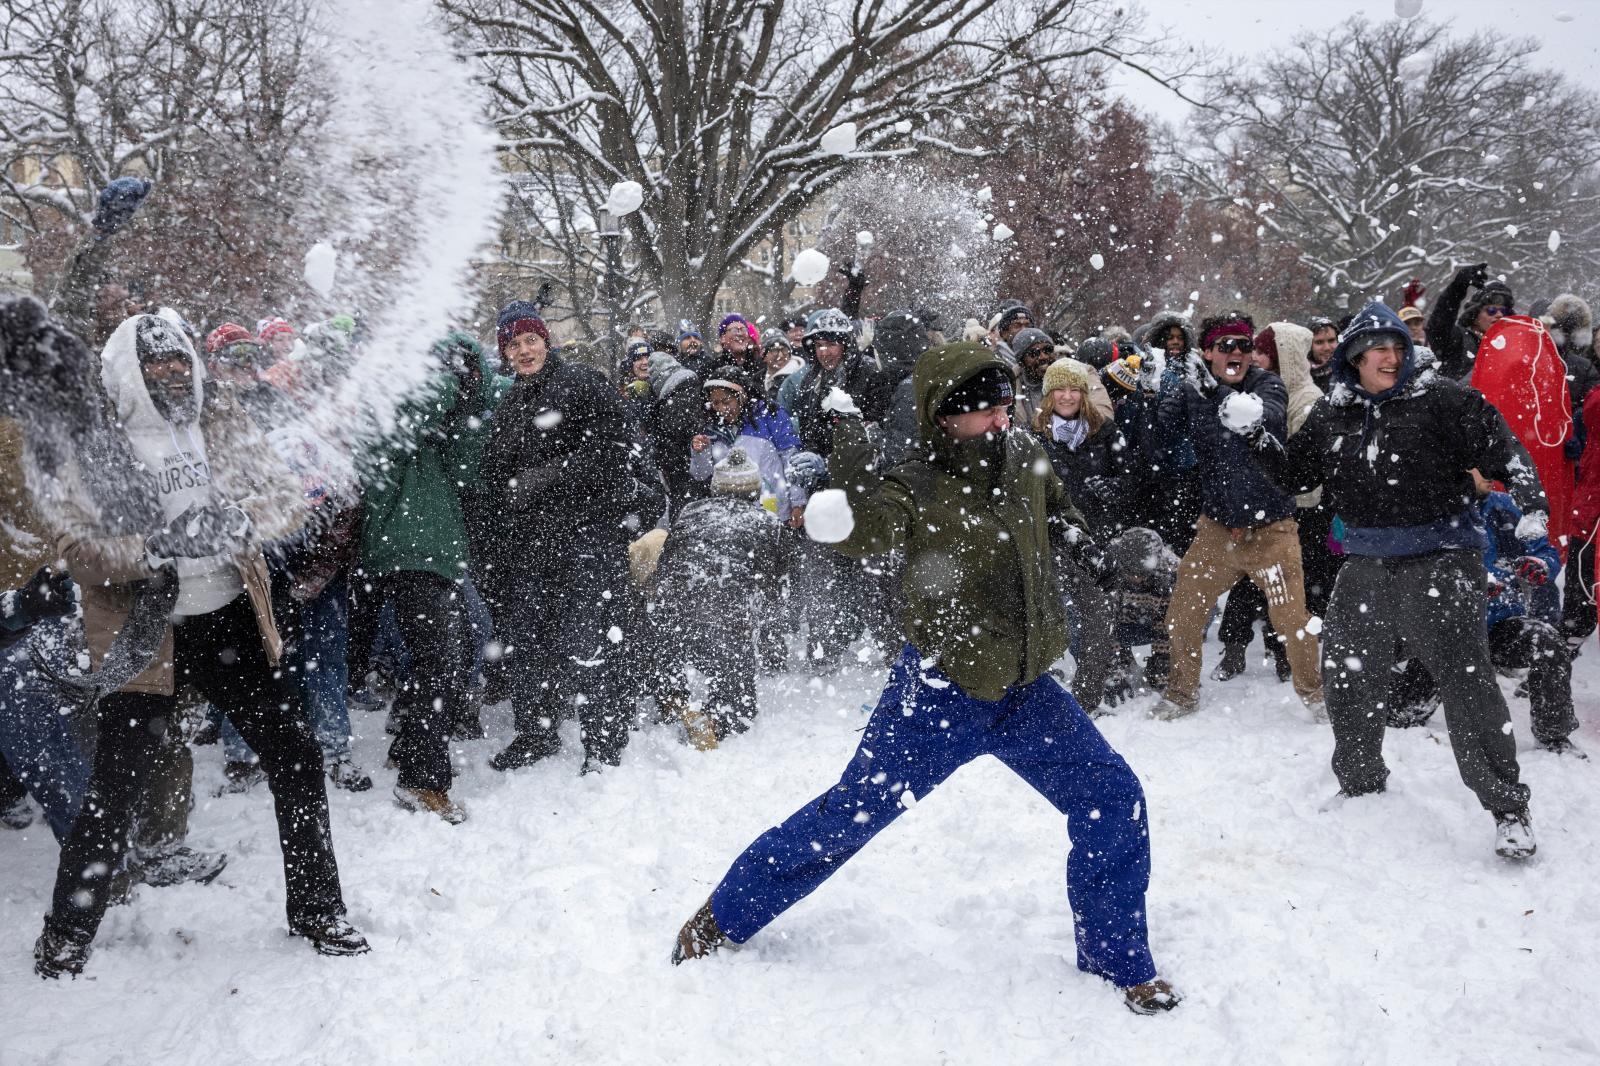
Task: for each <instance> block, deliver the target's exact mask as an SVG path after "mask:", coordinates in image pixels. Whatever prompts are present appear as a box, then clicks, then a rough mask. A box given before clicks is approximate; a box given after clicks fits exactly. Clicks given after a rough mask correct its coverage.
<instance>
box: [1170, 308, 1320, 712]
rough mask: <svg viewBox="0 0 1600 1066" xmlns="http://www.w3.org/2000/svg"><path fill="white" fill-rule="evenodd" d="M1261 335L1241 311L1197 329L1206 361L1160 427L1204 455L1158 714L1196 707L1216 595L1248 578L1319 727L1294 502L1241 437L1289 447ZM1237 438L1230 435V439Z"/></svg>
mask: <svg viewBox="0 0 1600 1066" xmlns="http://www.w3.org/2000/svg"><path fill="white" fill-rule="evenodd" d="M1254 335H1255V327H1254V324H1253V323H1252V322H1251V321H1250V319H1249V318H1248V317H1247V316H1245V315H1242V314H1239V313H1237V312H1235V313H1231V314H1228V315H1223V316H1219V317H1216V318H1209V319H1206V320H1205V321H1204V322H1202V323H1201V326H1200V346H1201V350H1202V351H1203V352H1204V355H1205V361H1204V363H1203V364H1202V363H1201V362H1199V361H1198V360H1192V361H1189V362H1186V363H1185V364H1183V366H1182V367H1181V369H1180V370H1179V372H1178V375H1177V377H1178V378H1179V379H1181V380H1178V381H1175V382H1174V384H1176V386H1177V387H1176V388H1168V389H1167V390H1165V392H1164V394H1163V395H1162V398H1161V409H1160V426H1161V431H1162V434H1163V435H1164V436H1165V437H1166V439H1167V440H1168V441H1169V442H1170V441H1172V440H1176V439H1179V438H1183V437H1187V438H1188V439H1189V440H1190V441H1192V442H1193V444H1194V449H1195V453H1196V454H1197V455H1198V456H1199V460H1200V462H1199V468H1198V469H1199V473H1200V488H1201V516H1200V520H1199V523H1198V525H1197V527H1196V530H1195V538H1194V543H1193V544H1191V545H1190V547H1189V550H1188V552H1186V553H1185V554H1184V557H1183V564H1182V566H1180V567H1179V569H1178V587H1177V590H1176V591H1175V592H1174V593H1173V595H1172V604H1171V606H1170V607H1169V608H1168V609H1167V632H1168V633H1169V634H1170V635H1171V640H1172V670H1171V673H1170V674H1169V676H1168V680H1167V689H1166V694H1165V698H1163V699H1162V700H1161V702H1160V703H1158V704H1157V705H1156V708H1155V711H1154V712H1153V713H1154V714H1155V716H1156V717H1157V718H1162V719H1166V720H1171V719H1174V718H1181V717H1183V716H1185V715H1188V714H1193V713H1194V712H1195V710H1196V709H1197V708H1198V707H1199V693H1200V644H1201V641H1202V639H1203V638H1204V636H1205V627H1206V620H1207V618H1208V617H1209V615H1210V613H1211V608H1212V606H1213V605H1214V604H1215V603H1216V601H1217V597H1219V596H1221V595H1222V594H1223V593H1224V592H1226V591H1227V590H1228V588H1229V587H1231V586H1232V585H1233V583H1234V582H1235V581H1237V580H1238V579H1239V578H1241V577H1249V578H1250V580H1251V581H1253V582H1255V584H1256V585H1257V586H1258V587H1259V588H1260V589H1261V591H1262V592H1263V593H1265V594H1266V597H1267V614H1268V616H1269V617H1271V619H1272V625H1273V628H1274V629H1276V630H1277V632H1278V638H1277V639H1280V640H1283V641H1284V642H1285V644H1286V651H1287V653H1288V658H1289V666H1290V668H1291V671H1292V673H1293V678H1294V688H1295V691H1296V692H1297V693H1299V695H1300V698H1301V699H1302V700H1304V701H1305V703H1306V705H1307V706H1308V707H1309V708H1310V709H1311V711H1312V714H1313V715H1314V716H1315V717H1316V718H1317V720H1318V721H1321V720H1324V718H1325V717H1326V715H1325V712H1324V711H1323V701H1322V678H1321V664H1320V662H1319V660H1318V649H1317V638H1316V635H1315V634H1314V633H1313V632H1312V631H1311V629H1310V625H1309V623H1310V616H1309V615H1308V614H1307V613H1306V602H1305V577H1304V574H1303V572H1302V570H1301V567H1300V539H1299V530H1298V528H1297V527H1296V525H1295V520H1294V497H1293V496H1292V495H1290V494H1288V493H1286V492H1284V491H1282V490H1281V489H1279V488H1278V487H1277V486H1276V485H1275V484H1273V483H1272V482H1271V481H1270V480H1268V478H1267V476H1266V474H1265V473H1264V472H1263V471H1262V469H1261V467H1260V465H1259V464H1258V461H1257V459H1256V455H1255V452H1254V449H1252V448H1250V447H1241V446H1240V442H1241V441H1242V440H1243V438H1242V437H1241V436H1240V435H1239V429H1238V428H1236V427H1242V428H1243V429H1245V430H1249V429H1252V428H1254V427H1255V426H1261V427H1263V428H1264V429H1265V431H1266V432H1267V433H1271V434H1273V435H1274V436H1275V437H1277V438H1278V439H1279V440H1287V439H1288V415H1287V408H1288V398H1287V393H1286V392H1285V390H1284V386H1283V382H1282V381H1281V380H1280V379H1279V378H1278V377H1277V375H1275V374H1271V373H1269V372H1267V371H1265V370H1262V369H1261V368H1259V367H1257V366H1254V365H1253V364H1252V362H1251V359H1250V355H1251V351H1252V349H1253V347H1254V340H1253V338H1254ZM1230 430H1231V431H1230Z"/></svg>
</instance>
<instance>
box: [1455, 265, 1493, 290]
mask: <svg viewBox="0 0 1600 1066" xmlns="http://www.w3.org/2000/svg"><path fill="white" fill-rule="evenodd" d="M1462 278H1466V279H1467V284H1468V285H1471V286H1472V287H1473V288H1474V289H1481V288H1483V287H1484V285H1486V284H1488V281H1489V264H1488V263H1468V264H1467V265H1466V266H1464V267H1462V268H1461V269H1460V270H1458V271H1456V279H1457V280H1458V281H1459V280H1460V279H1462Z"/></svg>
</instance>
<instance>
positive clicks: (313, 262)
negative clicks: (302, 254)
mask: <svg viewBox="0 0 1600 1066" xmlns="http://www.w3.org/2000/svg"><path fill="white" fill-rule="evenodd" d="M338 269H339V253H338V252H336V251H334V248H333V245H331V244H329V243H328V242H327V241H318V242H317V243H316V244H313V245H312V246H311V247H310V248H309V249H307V250H306V265H305V269H304V271H303V274H304V277H305V279H306V284H307V285H309V286H311V291H312V292H315V293H316V294H317V295H318V296H320V297H322V298H323V299H324V300H326V299H327V298H328V297H330V296H332V295H333V278H334V275H335V274H336V273H337V272H338Z"/></svg>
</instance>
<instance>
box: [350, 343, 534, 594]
mask: <svg viewBox="0 0 1600 1066" xmlns="http://www.w3.org/2000/svg"><path fill="white" fill-rule="evenodd" d="M449 342H450V343H453V344H455V345H457V346H458V347H459V348H461V349H462V350H463V351H464V352H468V353H470V355H471V357H472V358H474V359H476V360H477V363H478V366H479V368H480V371H481V373H480V374H479V375H478V376H477V377H476V378H474V379H472V380H473V384H472V385H470V386H464V384H463V381H462V379H461V378H460V377H459V376H457V375H456V374H453V373H444V374H439V375H437V376H436V377H434V378H433V379H432V380H431V381H430V382H429V383H428V386H427V388H426V389H424V390H419V391H418V393H417V394H416V395H413V396H412V397H411V398H409V399H407V400H406V401H405V402H404V403H402V404H401V405H400V408H399V410H398V411H396V412H395V423H396V429H395V430H394V432H392V433H390V434H389V435H388V436H387V437H385V438H384V439H383V440H382V441H380V442H379V444H378V445H377V446H376V447H375V448H374V449H373V450H372V451H371V452H370V453H369V454H368V456H367V461H366V463H365V464H364V469H363V477H362V494H361V565H362V568H363V569H364V570H365V571H366V572H367V573H368V574H372V575H378V574H388V573H393V572H395V571H399V570H421V571H425V572H428V573H434V574H438V575H439V576H440V577H443V578H445V579H446V580H448V581H459V580H460V579H461V578H462V577H464V576H465V575H466V572H467V563H468V550H467V528H466V522H465V520H464V519H463V516H462V510H461V496H462V495H463V494H464V493H471V492H474V491H476V489H477V488H478V472H479V468H480V467H481V466H482V462H483V453H484V449H485V447H486V446H487V444H488V441H489V431H490V420H489V415H490V413H491V412H492V411H493V409H494V407H495V405H496V404H497V403H498V402H499V400H500V397H502V396H504V395H505V391H506V388H507V386H508V384H509V383H508V382H507V381H505V380H504V379H503V378H500V377H498V376H497V375H496V374H495V373H494V371H493V369H492V368H491V367H490V365H489V362H488V360H487V358H486V357H485V356H484V353H483V348H482V347H481V346H480V345H479V344H478V342H477V341H475V340H472V339H471V338H470V337H467V336H466V335H465V334H460V333H453V334H451V335H450V341H449ZM463 388H470V389H471V391H472V394H471V395H468V396H463V394H462V393H463Z"/></svg>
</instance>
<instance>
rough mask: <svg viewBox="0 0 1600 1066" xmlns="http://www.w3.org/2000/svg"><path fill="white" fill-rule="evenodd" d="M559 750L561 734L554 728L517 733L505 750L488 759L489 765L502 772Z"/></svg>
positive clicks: (517, 767)
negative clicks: (536, 731)
mask: <svg viewBox="0 0 1600 1066" xmlns="http://www.w3.org/2000/svg"><path fill="white" fill-rule="evenodd" d="M560 750H561V735H560V734H559V733H557V732H556V731H555V730H554V729H550V730H545V731H541V732H538V733H518V734H517V735H516V736H514V737H512V738H511V743H510V744H507V745H506V747H505V750H504V751H502V752H500V754H498V755H496V756H495V757H494V758H492V759H490V760H489V766H490V767H491V768H493V769H495V770H499V771H501V772H502V773H503V772H505V771H506V770H516V769H519V768H520V767H523V766H532V765H533V764H534V763H536V762H538V761H539V760H540V759H547V758H549V757H550V756H552V755H554V754H555V753H556V752H558V751H560Z"/></svg>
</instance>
